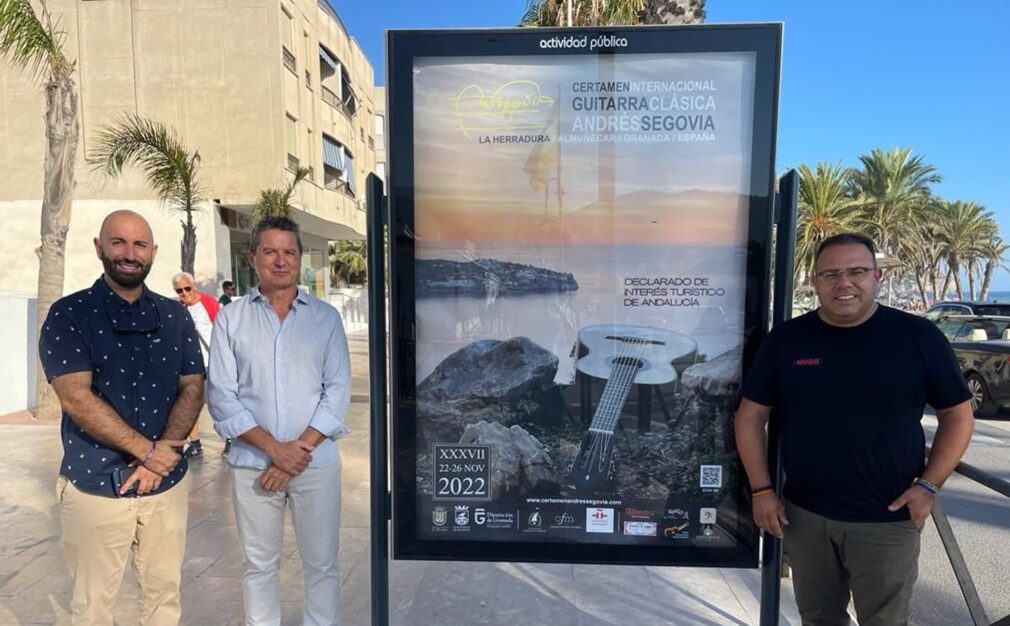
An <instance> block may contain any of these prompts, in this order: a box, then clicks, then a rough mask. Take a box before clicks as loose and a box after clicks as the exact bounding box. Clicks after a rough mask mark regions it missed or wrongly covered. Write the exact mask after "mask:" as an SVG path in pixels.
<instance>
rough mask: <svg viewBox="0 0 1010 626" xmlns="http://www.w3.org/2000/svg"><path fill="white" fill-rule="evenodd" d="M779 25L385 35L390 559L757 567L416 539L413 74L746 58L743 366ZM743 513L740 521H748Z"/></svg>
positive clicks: (739, 552)
mask: <svg viewBox="0 0 1010 626" xmlns="http://www.w3.org/2000/svg"><path fill="white" fill-rule="evenodd" d="M782 31H783V28H782V24H779V23H771V24H734V25H700V26H676V27H666V26H657V27H586V28H564V29H539V28H538V29H487V30H391V31H388V32H387V71H386V76H387V94H386V95H387V109H386V116H387V117H386V119H387V123H388V133H387V134H388V137H389V144H388V149H389V161H388V167H387V177H388V188H387V193H388V214H387V219H388V222H387V224H388V228H389V257H388V259H389V265H388V267H389V277H388V278H389V312H390V316H389V324H390V335H389V341H390V345H389V348H390V350H389V352H390V369H389V372H390V387H389V391H390V403H389V407H390V411H391V415H390V425H391V438H390V439H391V444H392V445H391V451H390V453H391V471H392V475H391V479H392V480H391V488H392V493H391V495H392V498H391V500H392V501H391V504H392V507H391V509H392V510H391V519H392V539H393V550H392V553H393V558H394V559H407V560H412V559H428V560H431V559H435V560H461V561H463V560H466V561H514V562H541V563H600V564H626V565H678V566H702V567H741V568H757V567H759V566H760V561H759V542H758V540H757V537H758V535H757V532H756V531H755V532H754V534H753V542H752V543H748V544H747V545H741V546H737V547H734V548H714V547H705V548H698V547H695V546H677V545H670V546H662V547H657V546H654V545H614V544H593V543H567V542H565V543H561V542H557V543H549V542H542V541H536V542H534V541H530V542H519V541H507V542H501V541H455V542H453V541H437V540H430V539H422V538H419V537H418V532H417V500H416V478H417V474H416V472H417V468H416V460H417V454H416V452H417V447H416V446H417V430H416V413H415V405H414V392H415V391H416V385H417V382H416V373H415V363H416V362H415V354H416V352H415V348H416V343H415V336H416V335H415V321H416V320H415V314H414V304H415V302H416V299H415V294H414V239H413V233H414V197H413V184H414V161H413V158H414V157H413V136H414V126H413V124H414V120H413V89H412V80H413V68H414V60H415V59H417V58H421V57H425V58H431V57H439V56H444V57H465V56H481V57H486V56H513V57H521V56H541V57H542V56H550V55H554V54H559V55H571V54H579V55H586V54H596V55H607V54H614V53H615V50H613V49H612V48H611V49H603V50H598V51H596V52H593V53H588V52H578V53H573V52H572V51H570V50H565V49H560V50H558V49H542V48H540V47H539V46H538V45H536V42H537V41H539V40H541V39H548V38H551V37H554V36H558V37H568V36H573V35H581V34H585V35H591V36H600V35H606V36H610V37H615V38H622V39H626V40H627V41H628V46H627V47H625V48H623V49H622V50H620V53H621V54H628V53H630V54H635V53H638V54H645V53H667V54H689V53H704V52H749V53H753V54H754V55H755V76H754V105H753V107H754V110H753V114H754V115H753V119H754V124H753V130H752V142H751V162H750V163H751V175H750V183H751V185H750V201H749V212H748V213H749V223H748V243H747V285H748V288H747V291H746V294H747V295H746V300H745V304H744V310H745V329H744V351H743V367H744V371H745V372H746V371H747V370H748V369H749V366H750V363H751V361H752V360H753V358H754V355H755V352H756V349H757V345H758V344H759V343H760V341H761V339H762V338H763V337H764V336H765V334H767V329H768V322H769V309H770V306H771V295H770V294H771V275H770V272H771V254H772V224H773V220H774V214H775V210H774V209H775V195H776V178H775V173H774V164H775V137H776V135H777V126H778V98H779V80H780V75H781V71H780V68H781V58H782ZM749 513H750V511H749V509H747V508H746V507H744V508H741V510H740V517H741V518H746V519H747V520H749V517H750V515H749Z"/></svg>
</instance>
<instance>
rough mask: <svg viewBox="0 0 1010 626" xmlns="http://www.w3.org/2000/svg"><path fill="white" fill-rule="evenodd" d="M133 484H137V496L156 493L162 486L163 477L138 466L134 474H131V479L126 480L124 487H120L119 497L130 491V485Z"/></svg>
mask: <svg viewBox="0 0 1010 626" xmlns="http://www.w3.org/2000/svg"><path fill="white" fill-rule="evenodd" d="M133 483H137V495H138V496H142V495H144V494H145V493H151V492H152V491H156V490H157V489H158V487H160V486H161V476H159V475H158V474H155V473H154V472H152V471H151V470H149V469H147V468H146V467H144V466H143V465H138V466H137V467H135V468H134V469H133V472H131V473H130V477H129V478H127V479H126V481H125V482H124V483H123V486H122V487H120V489H119V495H123V494H125V493H126V492H127V491H129V490H130V485H132V484H133Z"/></svg>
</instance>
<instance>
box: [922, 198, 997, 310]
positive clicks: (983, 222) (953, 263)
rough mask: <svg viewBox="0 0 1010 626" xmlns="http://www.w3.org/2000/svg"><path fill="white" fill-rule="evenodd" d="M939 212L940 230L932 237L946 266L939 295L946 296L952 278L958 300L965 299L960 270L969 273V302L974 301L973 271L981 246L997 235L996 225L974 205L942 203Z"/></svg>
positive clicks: (958, 201)
mask: <svg viewBox="0 0 1010 626" xmlns="http://www.w3.org/2000/svg"><path fill="white" fill-rule="evenodd" d="M938 208H939V226H940V227H939V228H938V229H937V230H936V233H935V236H936V239H937V241H938V243H939V244H940V250H941V253H942V254H943V256H944V259H945V260H946V262H947V275H946V276H945V277H944V279H943V289H942V294H944V295H946V293H947V288H948V286H949V284H950V279H951V278H953V279H954V289H955V291H956V292H957V297H958V299H959V300H960V299H963V298H964V291H963V290H962V289H961V269H962V268H965V269H967V270H968V281H969V284H970V287H971V298H972V299H974V297H975V293H974V290H975V287H974V277H973V276H972V271H973V269H974V264H975V263H976V262H977V261H976V259H977V258H978V251H979V250H980V249H981V247H982V245H983V243H984V242H986V241H988V240H989V239H992V238H993V237H995V236H996V233H997V231H998V228H997V226H996V222H995V221H994V220H993V217H992V213H991V212H989V211H986V210H985V207H983V206H982V205H980V204H978V203H977V202H965V201H963V200H955V201H953V202H949V201H941V202H940V204H939V207H938Z"/></svg>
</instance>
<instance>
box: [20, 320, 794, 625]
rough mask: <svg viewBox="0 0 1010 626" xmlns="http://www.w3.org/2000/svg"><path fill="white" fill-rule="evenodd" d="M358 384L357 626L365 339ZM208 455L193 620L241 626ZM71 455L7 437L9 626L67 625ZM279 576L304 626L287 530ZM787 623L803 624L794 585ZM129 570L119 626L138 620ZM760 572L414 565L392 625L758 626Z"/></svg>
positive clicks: (361, 606)
mask: <svg viewBox="0 0 1010 626" xmlns="http://www.w3.org/2000/svg"><path fill="white" fill-rule="evenodd" d="M350 343H351V352H352V360H353V361H354V380H353V395H352V404H351V411H350V414H349V416H348V424H349V425H350V427H351V428H352V429H353V430H354V433H353V434H352V435H351V436H350V437H348V438H347V439H344V440H342V442H341V450H342V455H343V463H344V471H343V490H344V491H343V493H344V505H343V515H342V519H341V529H340V535H341V548H340V562H341V577H342V587H341V603H342V618H343V621H342V623H343V624H344V625H345V626H356V625H359V624H360V625H364V624H368V623H369V621H370V604H371V600H370V590H369V585H370V580H369V551H368V541H369V487H368V384H367V338H366V335H365V334H364V333H354V334H352V335H351V337H350ZM202 425H203V430H204V438H203V441H204V449H205V455H204V457H203V459H202V460H199V461H197V462H195V463H193V469H192V470H191V476H192V478H193V481H192V483H191V494H190V516H189V536H188V541H187V546H186V561H185V565H184V567H183V579H182V580H183V588H182V602H183V621H184V623H185V624H188V625H191V626H211V625H216V624H228V625H230V624H242V623H243V615H242V590H241V578H240V577H241V565H242V563H241V556H240V554H239V548H238V535H237V533H236V531H235V518H234V514H233V512H232V507H231V501H230V490H229V486H228V476H227V473H226V472H225V469H224V463H223V461H222V459H221V458H220V451H221V448H222V443H221V441H220V440H219V439H218V438H217V437H216V436H215V435H214V434H213V432H212V430H211V428H210V424H209V417H207V416H206V415H205V416H204V417H203V420H202ZM59 455H60V443H59V434H58V427H57V426H55V425H16V424H3V425H0V626H8V625H15V624H69V622H70V620H69V615H68V608H69V601H70V578H69V576H68V575H67V573H66V570H65V568H64V566H63V560H62V555H61V552H60V545H59V532H60V530H59V515H58V512H57V509H56V499H55V492H56V487H55V485H56V470H57V464H58V460H59ZM286 529H287V534H286V536H285V549H284V555H285V556H284V561H283V564H282V567H281V599H282V606H283V623H284V624H285V625H288V624H300V623H301V600H302V585H301V575H300V562H299V558H298V554H297V550H296V548H295V543H294V537H293V535H292V534H291V532H290V524H288V525H287V527H286ZM784 583H785V584H784V585H783V603H782V604H783V616H782V619H781V622H780V623H781V624H783V625H786V624H799V619H798V617H797V615H796V612H795V606H794V603H793V601H792V596H791V588H790V586H789V584H788V581H784ZM137 597H138V589H137V583H136V580H135V579H134V576H133V573H132V571H130V570H129V569H128V570H127V574H126V576H125V579H124V581H123V587H122V589H121V591H120V594H119V600H118V602H117V605H116V621H117V624H120V625H123V626H129V625H133V624H136V623H137V619H138V604H137ZM758 597H759V576H758V572H757V570H733V569H702V568H659V567H621V566H593V565H564V564H548V565H541V564H524V563H469V562H467V563H463V562H406V561H394V562H392V563H391V564H390V611H391V623H392V624H398V625H415V624H417V625H429V624H431V625H439V626H442V625H445V626H449V625H461V626H462V625H470V624H492V625H498V624H529V623H537V624H545V625H547V626H569V625H571V626H576V625H578V626H582V625H586V626H589V625H592V626H602V625H605V624H622V625H651V624H657V625H658V624H677V625H681V624H683V625H696V624H698V625H702V624H703V625H710V626H723V625H740V626H745V625H751V624H757V623H758Z"/></svg>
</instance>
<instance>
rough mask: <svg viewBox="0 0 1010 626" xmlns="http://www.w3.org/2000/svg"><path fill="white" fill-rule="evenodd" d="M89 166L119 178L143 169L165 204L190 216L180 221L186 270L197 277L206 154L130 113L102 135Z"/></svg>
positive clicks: (184, 267)
mask: <svg viewBox="0 0 1010 626" xmlns="http://www.w3.org/2000/svg"><path fill="white" fill-rule="evenodd" d="M88 163H90V164H91V166H92V167H93V168H94V169H95V170H96V171H100V172H103V173H104V174H105V175H107V176H110V177H113V178H114V177H116V176H119V174H121V173H122V171H123V167H125V166H126V165H131V164H132V165H135V166H137V167H138V168H140V170H141V171H142V172H143V174H144V177H145V178H146V179H147V184H149V185H150V186H151V188H152V189H154V192H155V193H156V194H158V197H159V198H160V199H161V200H162V201H163V202H165V203H166V204H168V205H169V207H171V208H172V209H175V210H177V211H181V212H183V213H185V214H186V220H185V221H181V220H180V223H181V224H182V242H181V244H180V245H181V259H182V264H181V265H182V271H184V272H189V273H190V274H192V273H193V262H194V259H195V258H196V225H195V224H193V213H194V212H196V211H198V210H199V207H198V205H199V204H200V203H201V202H203V201H204V197H203V188H202V185H201V183H200V180H199V179H198V177H197V170H198V169H199V166H200V152H199V151H197V150H194V151H192V152H190V151H189V150H187V149H186V147H185V146H184V145H183V143H182V141H181V140H180V139H179V137H178V136H177V135H176V134H175V131H174V130H172V129H170V128H169V127H167V126H165V125H164V124H162V123H161V122H158V121H156V120H152V119H148V118H145V117H141V116H139V115H135V114H133V113H127V114H126V115H125V116H123V117H120V118H117V119H115V120H113V122H112V124H110V125H108V126H105V127H104V128H102V129H100V130H99V131H98V137H97V140H96V141H95V147H94V148H93V149H92V152H91V156H90V157H89V158H88Z"/></svg>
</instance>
